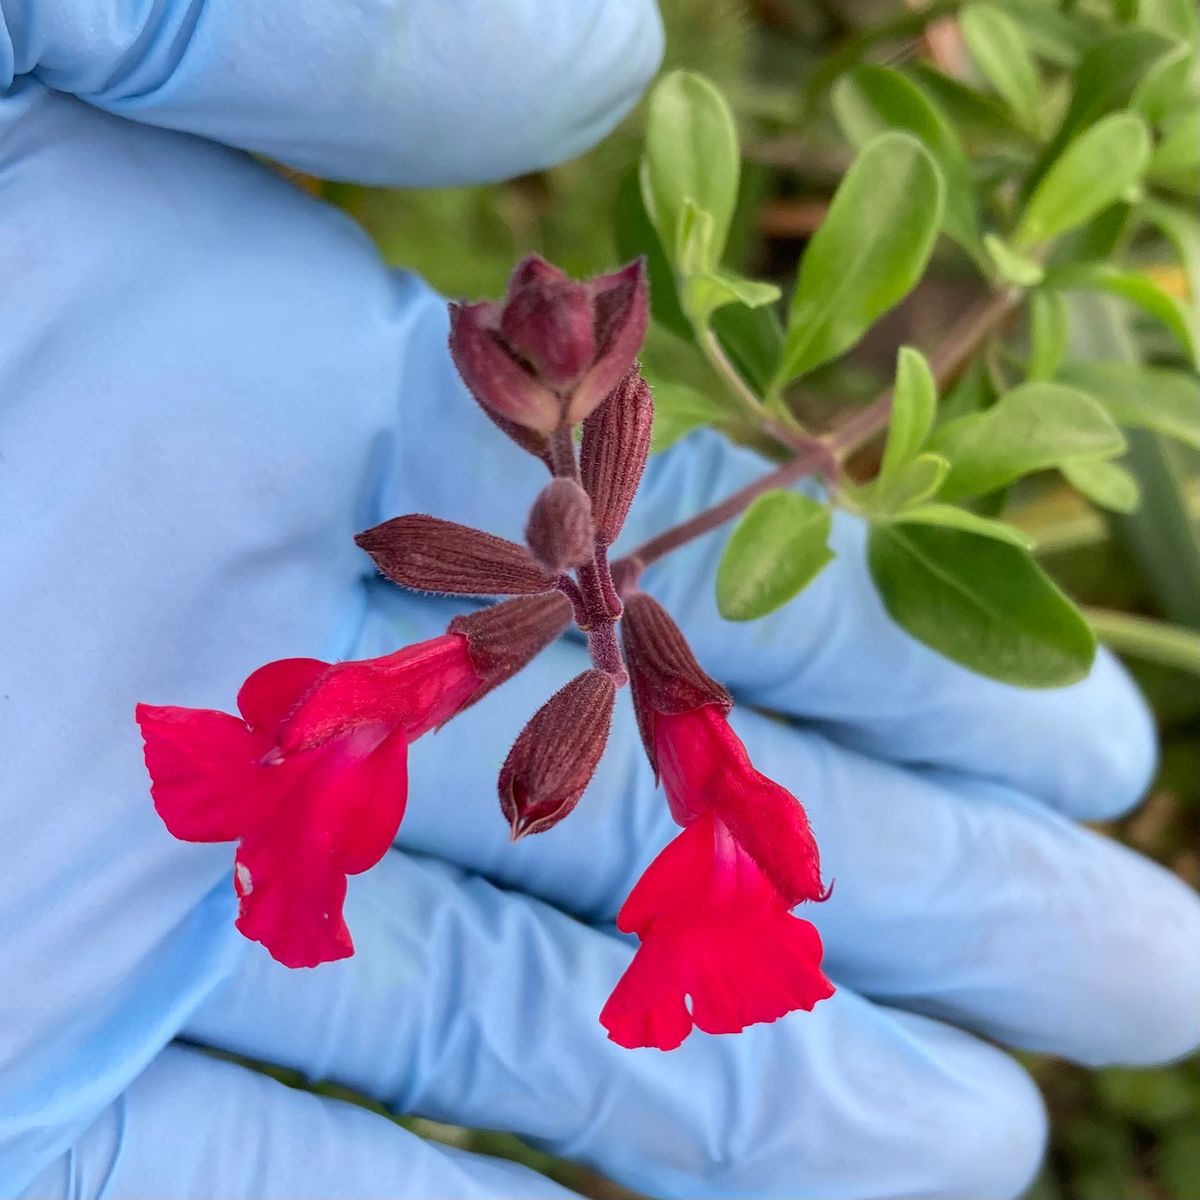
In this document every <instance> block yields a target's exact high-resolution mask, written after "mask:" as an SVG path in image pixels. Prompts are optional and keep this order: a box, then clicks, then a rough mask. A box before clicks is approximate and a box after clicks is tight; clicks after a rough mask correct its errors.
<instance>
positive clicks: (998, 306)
mask: <svg viewBox="0 0 1200 1200" xmlns="http://www.w3.org/2000/svg"><path fill="white" fill-rule="evenodd" d="M1020 302H1021V293H1020V292H1019V291H1017V290H1016V289H1012V288H1009V289H1006V290H1004V291H1000V292H993V293H991V294H990V295H988V296H986V297H984V299H983V300H981V301H980V302H979V303H978V304H976V305H973V306H972V307H971V308H969V309H967V311H966V312H965V313H963V315H962V317H961V318H960V319H959V320H958V321H957V322H956V323H955V324H954V325H952V326H951V327H950V332H949V333H947V334H946V336H945V337H944V338H943V339H942V341H941V342H940V343H939V344H938V347H937V349H936V350H934V352H933V353H932V354H931V355H930V356H929V366H930V369H931V370H932V371H933V377H934V379H935V380H936V381H937V385H938V389H939V390H941V389H942V388H944V387H945V386H946V385H947V384H948V383H951V382H953V380H954V379H956V378H957V377H958V374H959V372H960V371H961V370H962V369H963V367H964V366H966V364H967V363H968V362H969V361H970V358H971V355H972V354H974V353H975V351H976V349H977V348H978V347H979V344H980V342H982V341H983V340H984V339H985V338H986V337H988V336H990V335H991V334H992V333H993V332H994V331H995V330H996V328H997V327H998V326H999V325H1000V324H1001V323H1002V322H1003V321H1004V320H1005V319H1006V318H1007V317H1008V315H1009V314H1010V313H1012V312H1013V311H1014V309H1015V308H1016V307H1017V305H1018V304H1019V303H1020ZM891 414H892V389H891V388H888V389H887V391H886V392H883V393H882V394H881V395H880V396H878V397H877V398H876V399H875V400H873V401H872V402H871V403H870V404H868V405H867V406H866V408H863V409H860V410H859V411H858V412H856V413H855V414H854V415H853V416H852V417H851V418H850V419H849V420H848V421H846V422H845V424H843V425H841V426H840V427H839V428H837V429H835V430H834V431H833V433H831V434H830V435H829V439H828V440H829V446H830V449H832V450H833V451H834V453H835V454H837V455H838V457H839V458H846V457H847V456H848V455H850V454H853V453H854V451H855V450H857V449H858V448H859V447H860V446H862V445H864V444H865V443H866V442H869V441H870V440H871V439H872V438H873V437H875V436H876V434H879V433H882V432H883V430H884V429H886V428H887V423H888V418H889V417H890V416H891Z"/></svg>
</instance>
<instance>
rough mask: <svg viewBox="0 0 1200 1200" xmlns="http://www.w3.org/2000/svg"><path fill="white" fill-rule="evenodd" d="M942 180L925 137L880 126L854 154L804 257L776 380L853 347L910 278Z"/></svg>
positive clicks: (934, 226) (931, 235)
mask: <svg viewBox="0 0 1200 1200" xmlns="http://www.w3.org/2000/svg"><path fill="white" fill-rule="evenodd" d="M944 191H945V188H944V187H943V184H942V179H941V176H940V174H939V173H938V169H937V167H936V166H935V165H934V162H933V159H932V158H931V157H930V155H929V151H927V150H926V149H925V148H924V146H922V145H921V143H920V142H918V141H917V139H916V138H914V137H912V136H911V135H910V134H907V133H885V134H883V135H882V136H881V137H878V138H876V139H875V140H874V141H873V142H871V143H870V145H868V146H867V147H866V149H864V150H863V151H862V153H861V154H860V155H859V156H858V157H857V158H856V159H855V160H854V164H853V165H852V166H851V168H850V170H849V171H848V172H847V173H846V176H845V178H844V179H843V180H842V182H841V185H840V186H839V187H838V190H837V193H836V194H835V195H834V197H833V203H832V204H831V205H830V207H829V212H828V213H827V214H826V217H825V220H824V221H822V222H821V227H820V228H819V229H818V230H817V232H816V233H815V234H814V235H813V238H812V241H811V242H809V245H808V250H807V251H806V252H805V255H804V261H803V262H802V263H801V264H800V278H799V280H798V281H797V284H796V291H795V294H794V295H793V296H792V305H791V313H790V316H789V319H788V332H787V337H786V339H785V342H784V357H783V363H782V366H781V368H780V371H779V374H778V376H777V378H776V381H775V382H776V384H777V385H782V384H784V383H786V382H787V381H788V380H789V379H793V378H795V377H796V376H797V375H802V374H804V372H806V371H811V370H812V369H813V368H814V367H818V366H820V365H821V364H822V363H824V362H828V361H829V360H830V359H831V358H836V357H837V356H838V355H839V354H841V353H843V352H844V351H846V350H849V349H850V347H851V346H853V345H854V344H855V342H857V341H858V340H859V338H861V337H862V336H863V334H864V333H866V331H867V330H868V329H869V328H870V327H871V325H872V324H873V323H874V322H875V320H876V319H877V318H878V317H881V316H882V315H883V314H884V313H885V312H887V311H888V309H890V308H892V307H893V306H894V305H896V304H898V303H899V302H900V301H901V300H903V299H904V297H905V296H907V295H908V293H909V292H910V291H911V290H912V289H913V287H914V286H915V285H916V283H917V280H919V279H920V278H921V273H922V272H923V271H924V270H925V264H926V263H927V262H928V261H929V255H930V254H931V253H932V251H933V243H934V241H935V239H936V237H937V231H938V228H939V227H940V225H941V222H942V207H943V193H944Z"/></svg>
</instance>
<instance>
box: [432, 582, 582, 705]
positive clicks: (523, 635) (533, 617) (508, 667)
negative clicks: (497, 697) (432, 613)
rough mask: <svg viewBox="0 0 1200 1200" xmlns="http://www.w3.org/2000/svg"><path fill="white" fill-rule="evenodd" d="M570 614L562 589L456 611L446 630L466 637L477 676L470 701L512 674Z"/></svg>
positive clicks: (558, 631)
mask: <svg viewBox="0 0 1200 1200" xmlns="http://www.w3.org/2000/svg"><path fill="white" fill-rule="evenodd" d="M571 617H572V612H571V602H570V601H569V600H568V599H567V598H566V596H564V595H563V594H562V592H543V593H542V594H541V595H540V596H521V597H520V598H518V599H516V600H505V601H503V602H502V603H500V604H493V605H490V606H489V607H488V608H481V609H479V610H478V611H477V612H472V613H464V614H462V615H461V616H457V617H455V618H454V619H453V620H452V621H451V622H450V624H449V625H448V626H446V632H447V633H457V634H461V635H462V636H463V637H465V638H466V639H467V651H468V653H469V655H470V658H471V665H472V666H473V667H474V669H475V673H476V674H477V675H478V676H479V679H480V687H479V689H478V691H476V692H474V693H473V694H472V696H471V699H470V703H471V704H474V703H475V702H476V701H477V700H479V699H481V698H482V697H483V696H486V695H487V694H488V692H490V691H491V690H492V689H493V688H495V687H499V686H500V684H502V683H503V682H504V681H505V680H506V679H511V678H512V676H514V675H515V674H516V673H517V672H518V671H519V670H521V668H522V667H524V666H525V665H526V664H527V663H529V662H530V661H532V660H533V659H534V658H535V657H536V656H537V655H538V654H540V653H541V652H542V651H543V650H544V649H545V648H546V647H547V646H548V645H550V643H551V642H552V641H554V639H555V638H557V637H558V636H559V634H561V633H562V632H563V630H564V629H566V627H567V626H568V625H569V624H570V623H571ZM463 707H466V706H465V705H464V706H463ZM459 711H461V709H460V710H459Z"/></svg>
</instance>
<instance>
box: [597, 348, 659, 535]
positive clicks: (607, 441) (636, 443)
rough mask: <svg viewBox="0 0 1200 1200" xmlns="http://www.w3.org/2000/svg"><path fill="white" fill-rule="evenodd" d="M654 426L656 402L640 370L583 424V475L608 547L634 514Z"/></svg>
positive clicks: (628, 377) (623, 381)
mask: <svg viewBox="0 0 1200 1200" xmlns="http://www.w3.org/2000/svg"><path fill="white" fill-rule="evenodd" d="M653 423H654V401H653V399H652V398H651V395H650V388H649V387H648V386H647V384H646V381H645V380H644V379H643V378H642V377H641V374H640V373H639V372H638V370H637V368H636V367H634V368H633V369H632V370H631V371H629V372H628V373H627V374H626V376H625V378H624V379H622V380H621V382H620V383H619V384H617V386H616V387H615V388H614V389H613V390H612V392H610V393H609V395H608V398H607V399H606V400H605V401H604V403H603V404H601V405H600V407H599V408H597V409H596V410H595V411H594V412H593V413H592V415H591V416H590V417H588V419H587V420H586V421H585V422H584V423H583V447H582V452H581V454H580V473H581V476H582V479H583V486H584V487H585V488H586V489H587V493H588V495H589V496H590V497H591V498H592V520H593V521H594V523H595V526H596V538H597V539H598V540H599V541H600V543H601V544H602V545H605V546H611V545H612V543H613V542H615V541H616V540H617V535H618V534H619V533H620V532H621V526H622V525H624V524H625V518H626V517H627V516H628V515H629V506H630V505H631V504H632V503H633V498H634V496H635V495H636V494H637V490H638V485H639V484H640V483H641V481H642V471H643V470H644V469H645V466H646V456H647V455H648V454H649V453H650V432H651V426H652V425H653Z"/></svg>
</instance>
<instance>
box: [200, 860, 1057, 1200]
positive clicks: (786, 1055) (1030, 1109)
mask: <svg viewBox="0 0 1200 1200" xmlns="http://www.w3.org/2000/svg"><path fill="white" fill-rule="evenodd" d="M355 883H356V886H355V887H354V888H352V890H351V899H350V904H349V910H348V919H349V921H350V925H351V928H352V929H353V930H354V936H355V939H356V943H357V953H356V955H355V957H354V958H351V959H347V960H344V961H342V962H340V963H336V964H330V965H328V966H325V967H322V968H320V969H318V970H316V971H311V972H309V971H288V970H286V969H285V968H282V967H280V966H278V964H276V963H274V962H273V961H272V960H271V959H269V958H268V956H267V955H266V954H263V953H251V954H248V955H247V956H246V957H245V958H244V959H243V960H242V963H241V966H240V968H239V970H238V972H237V973H236V975H235V976H234V977H233V978H232V979H231V980H230V981H229V983H227V984H226V985H224V986H223V987H222V988H220V989H219V990H218V991H217V992H215V993H214V994H213V996H212V998H211V1000H210V1001H209V1002H208V1003H206V1004H205V1005H204V1006H203V1008H201V1009H200V1010H199V1011H198V1012H197V1013H196V1015H195V1017H194V1018H193V1020H192V1021H191V1022H190V1024H189V1025H188V1027H187V1028H186V1030H185V1036H187V1037H188V1038H190V1039H193V1040H196V1041H200V1042H202V1043H205V1044H208V1045H212V1046H216V1047H220V1048H223V1049H226V1050H232V1051H234V1052H237V1053H242V1054H248V1055H252V1056H254V1057H258V1058H262V1059H267V1060H269V1061H272V1062H275V1063H279V1064H281V1065H286V1066H289V1067H292V1068H295V1069H297V1070H300V1071H302V1072H303V1073H304V1074H306V1075H308V1076H309V1077H312V1078H329V1079H336V1080H338V1081H340V1082H342V1083H344V1084H347V1085H349V1086H351V1087H353V1088H356V1089H358V1090H360V1091H362V1092H364V1093H366V1094H367V1095H369V1096H371V1097H373V1098H375V1099H377V1100H379V1101H380V1102H381V1103H383V1104H385V1105H386V1106H387V1107H388V1108H389V1109H391V1110H393V1111H396V1112H408V1111H415V1112H419V1113H422V1114H425V1115H427V1116H430V1117H433V1118H435V1119H439V1120H446V1121H452V1122H455V1123H459V1124H465V1125H469V1126H482V1127H485V1128H490V1129H504V1130H510V1131H513V1132H516V1133H518V1134H521V1135H522V1136H524V1137H526V1138H529V1139H531V1140H532V1141H533V1142H534V1143H535V1144H536V1145H538V1146H539V1147H541V1148H545V1149H548V1150H550V1151H552V1152H553V1153H556V1154H561V1155H564V1156H567V1157H570V1158H575V1159H578V1160H581V1161H583V1162H586V1163H588V1164H590V1165H592V1166H595V1167H596V1168H597V1169H599V1170H600V1171H602V1172H603V1173H605V1174H606V1175H609V1176H610V1177H612V1178H614V1179H616V1180H617V1181H619V1182H621V1183H623V1184H625V1185H627V1186H630V1187H633V1188H635V1189H637V1190H639V1191H644V1192H646V1193H648V1194H651V1195H656V1196H677V1197H688V1198H693V1197H734V1196H736V1197H744V1196H763V1197H766V1196H779V1197H784V1196H786V1197H788V1198H789V1200H804V1198H811V1200H828V1198H829V1197H830V1196H837V1197H838V1200H855V1198H857V1197H863V1198H866V1197H870V1198H871V1200H887V1198H891V1197H902V1196H903V1197H912V1198H915V1197H920V1198H921V1200H942V1198H944V1200H962V1197H964V1196H970V1197H971V1198H972V1200H990V1198H992V1197H996V1198H999V1197H1012V1196H1015V1195H1017V1194H1018V1193H1019V1192H1020V1190H1021V1189H1022V1187H1023V1186H1024V1184H1025V1183H1026V1182H1027V1181H1028V1178H1029V1176H1030V1174H1031V1173H1032V1171H1033V1170H1034V1168H1035V1165H1036V1163H1037V1160H1038V1158H1039V1155H1040V1153H1041V1146H1042V1139H1043V1133H1044V1128H1043V1117H1042V1111H1041V1106H1040V1103H1039V1100H1038V1097H1037V1094H1036V1092H1035V1090H1034V1089H1033V1087H1032V1085H1031V1083H1030V1081H1029V1080H1028V1078H1027V1077H1026V1076H1025V1075H1024V1073H1023V1072H1022V1071H1021V1070H1020V1068H1019V1067H1018V1066H1017V1065H1016V1064H1015V1063H1013V1062H1012V1061H1011V1060H1010V1059H1008V1058H1007V1057H1006V1056H1005V1055H1003V1054H1002V1053H1001V1052H1000V1051H998V1050H996V1049H994V1048H992V1047H990V1046H987V1045H985V1044H983V1043H981V1042H978V1041H976V1040H974V1039H973V1038H971V1037H970V1036H968V1035H966V1034H963V1033H960V1032H958V1031H956V1030H953V1029H951V1028H949V1027H948V1026H944V1025H941V1024H939V1023H937V1022H934V1021H930V1020H928V1019H925V1018H923V1017H919V1016H915V1015H911V1014H904V1013H894V1012H888V1011H887V1010H884V1009H880V1008H877V1007H875V1006H873V1005H871V1004H870V1003H868V1002H866V1001H864V1000H862V999H860V998H859V997H857V996H856V995H854V994H853V993H852V992H850V991H848V990H843V991H841V992H839V993H838V994H836V995H835V996H834V997H833V998H832V999H831V1000H828V1001H825V1002H823V1003H821V1004H819V1005H818V1006H817V1007H816V1009H815V1010H814V1011H813V1012H812V1013H811V1014H804V1013H801V1014H796V1015H794V1016H791V1017H788V1018H785V1019H784V1020H782V1021H781V1022H779V1023H777V1024H775V1025H773V1026H756V1027H753V1028H751V1029H750V1030H748V1031H747V1032H745V1033H743V1034H739V1035H737V1036H736V1037H707V1036H704V1035H701V1034H698V1033H696V1034H693V1035H692V1036H691V1037H690V1038H689V1039H688V1040H687V1041H686V1042H685V1043H684V1044H683V1046H682V1047H681V1048H680V1049H678V1050H675V1051H672V1052H670V1053H667V1054H663V1053H660V1052H659V1051H655V1050H640V1051H627V1050H622V1049H620V1048H619V1047H617V1046H615V1045H614V1044H613V1043H611V1042H609V1041H608V1040H607V1039H606V1037H605V1035H604V1031H603V1029H602V1028H601V1027H600V1025H599V1024H598V1022H597V1015H598V1013H599V1011H600V1008H601V1006H602V1005H603V1002H604V999H605V997H606V996H607V994H608V992H609V990H610V989H611V988H612V986H613V984H614V983H615V982H616V980H617V978H618V976H619V975H620V973H621V971H622V970H623V969H624V967H625V965H626V964H627V963H628V961H629V958H630V955H631V949H630V947H629V946H628V945H627V944H625V942H624V941H622V940H618V939H617V938H615V937H612V936H609V935H608V934H606V933H603V932H601V931H598V930H595V929H592V928H589V927H586V926H583V925H580V924H578V923H576V922H575V921H573V920H571V919H570V918H568V917H567V916H565V915H563V914H562V913H560V912H558V911H557V910H554V909H552V908H550V907H548V906H547V905H544V904H540V903H538V902H537V901H534V900H531V899H529V898H527V897H523V896H519V895H515V894H512V893H507V892H504V891H501V890H499V889H497V888H496V887H494V886H493V885H492V884H490V883H488V882H486V881H484V880H483V879H481V878H479V877H478V876H473V875H470V874H464V873H462V872H460V871H458V870H456V869H454V868H452V867H449V866H447V865H445V864H441V863H435V862H432V861H428V860H422V859H415V858H409V857H407V856H405V855H402V854H399V853H393V854H390V855H389V856H388V857H387V859H385V861H384V862H383V863H382V864H380V866H379V867H378V868H377V869H376V870H374V871H373V872H371V873H370V874H368V875H366V876H364V877H363V878H362V879H361V880H356V881H355ZM851 1148H852V1152H851Z"/></svg>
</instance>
